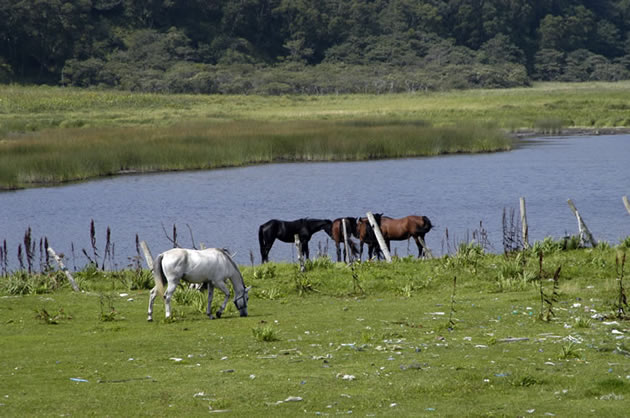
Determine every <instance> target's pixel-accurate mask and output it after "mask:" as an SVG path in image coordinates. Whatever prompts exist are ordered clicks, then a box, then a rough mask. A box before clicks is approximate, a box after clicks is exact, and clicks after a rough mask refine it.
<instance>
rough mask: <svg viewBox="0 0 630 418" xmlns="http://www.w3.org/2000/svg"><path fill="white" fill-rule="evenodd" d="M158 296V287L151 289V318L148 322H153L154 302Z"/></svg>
mask: <svg viewBox="0 0 630 418" xmlns="http://www.w3.org/2000/svg"><path fill="white" fill-rule="evenodd" d="M156 296H157V286H155V287H154V288H153V289H151V293H150V294H149V317H148V318H147V321H153V301H154V300H155V297H156Z"/></svg>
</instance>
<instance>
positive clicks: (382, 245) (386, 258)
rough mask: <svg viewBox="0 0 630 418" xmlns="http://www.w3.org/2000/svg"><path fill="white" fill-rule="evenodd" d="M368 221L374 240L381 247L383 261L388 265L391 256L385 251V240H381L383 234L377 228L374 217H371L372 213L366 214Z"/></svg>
mask: <svg viewBox="0 0 630 418" xmlns="http://www.w3.org/2000/svg"><path fill="white" fill-rule="evenodd" d="M366 215H367V218H368V221H370V225H371V226H372V229H373V230H374V234H375V235H376V240H377V241H378V245H379V246H380V247H381V251H382V252H383V255H385V260H387V262H388V263H391V262H392V256H391V255H390V254H389V250H388V249H387V245H386V244H385V239H384V238H383V234H382V233H381V228H379V226H378V224H377V223H376V219H374V215H372V212H368V213H366Z"/></svg>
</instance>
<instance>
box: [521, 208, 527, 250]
mask: <svg viewBox="0 0 630 418" xmlns="http://www.w3.org/2000/svg"><path fill="white" fill-rule="evenodd" d="M520 202H521V228H522V231H523V248H525V249H528V248H529V227H528V226H527V212H526V211H525V198H524V197H521V199H520Z"/></svg>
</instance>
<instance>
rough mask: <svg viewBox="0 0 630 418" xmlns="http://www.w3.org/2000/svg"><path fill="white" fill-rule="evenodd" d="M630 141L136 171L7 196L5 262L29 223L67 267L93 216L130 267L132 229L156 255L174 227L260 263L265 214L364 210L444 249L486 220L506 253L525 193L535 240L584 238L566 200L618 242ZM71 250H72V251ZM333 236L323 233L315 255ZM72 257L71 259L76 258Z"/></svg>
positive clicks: (588, 139) (629, 222)
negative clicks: (511, 220) (422, 220)
mask: <svg viewBox="0 0 630 418" xmlns="http://www.w3.org/2000/svg"><path fill="white" fill-rule="evenodd" d="M629 159H630V136H629V135H613V136H584V137H572V138H564V137H554V138H544V139H534V140H529V141H527V142H526V143H525V144H524V145H523V146H521V147H519V148H517V149H515V150H513V151H510V152H504V153H494V154H482V155H451V156H442V157H432V158H414V159H404V160H383V161H368V162H341V163H295V164H272V165H261V166H253V167H245V168H233V169H223V170H213V171H196V172H179V173H163V174H150V175H130V176H121V177H114V178H107V179H102V180H96V181H90V182H86V183H80V184H72V185H67V186H60V187H49V188H37V189H29V190H19V191H14V192H3V193H0V214H1V217H0V243H2V242H3V241H4V240H6V241H7V245H8V248H9V261H10V263H11V264H12V265H14V266H15V265H16V264H17V247H18V244H20V243H21V242H22V240H23V236H24V232H25V230H26V228H27V227H29V226H30V227H31V228H32V231H33V237H34V238H35V239H37V240H39V239H40V238H41V237H44V236H45V237H47V238H48V240H49V243H50V245H51V247H53V248H54V249H55V250H56V251H57V252H61V253H64V254H65V255H66V258H67V259H68V260H69V262H68V264H69V267H70V268H73V267H74V266H76V267H80V266H82V265H84V264H85V263H86V262H87V258H86V257H85V256H84V255H83V254H82V251H81V250H82V249H86V250H87V252H88V253H89V254H92V249H91V248H92V247H91V244H90V221H91V220H92V219H93V220H94V222H95V225H96V240H97V247H98V249H99V252H100V254H101V255H102V253H103V249H104V246H105V238H106V229H107V227H110V228H111V233H112V242H113V243H114V245H115V247H114V248H115V254H114V259H113V262H114V263H115V265H116V266H117V267H124V266H126V265H127V264H128V262H129V261H128V259H129V257H133V256H135V255H136V247H135V236H136V234H138V236H139V237H140V240H145V241H146V242H147V243H148V244H149V247H150V248H151V251H152V252H153V255H154V256H155V255H157V254H158V253H159V252H161V251H164V250H166V249H168V248H170V247H172V244H171V243H170V242H169V239H168V238H167V237H166V233H165V230H166V231H167V232H168V233H169V234H170V233H171V232H172V229H173V225H174V224H175V225H176V226H177V233H178V241H179V243H180V245H181V246H192V240H191V234H190V232H189V229H188V227H190V229H191V230H192V232H193V234H192V236H193V237H194V240H195V243H196V245H197V247H199V246H200V245H201V243H203V244H204V245H205V246H207V247H227V248H229V249H230V250H231V251H232V252H236V257H235V258H236V261H237V262H238V263H240V264H250V262H251V258H250V253H252V254H254V257H255V263H256V264H259V263H260V251H259V247H258V233H257V231H258V226H259V225H260V224H262V223H264V222H266V221H267V220H269V219H272V218H277V219H284V220H293V219H296V218H301V217H313V218H329V219H334V218H338V217H341V216H364V215H365V213H366V212H367V211H372V212H374V213H377V212H383V213H385V214H386V215H389V216H392V217H402V216H406V215H410V214H419V215H426V216H428V217H429V218H430V219H431V221H432V223H433V224H434V225H435V228H434V229H433V230H432V231H431V232H430V233H429V234H427V236H426V241H427V245H428V246H429V247H430V248H431V249H432V250H433V252H434V253H436V254H437V255H440V254H443V253H444V252H446V251H447V249H448V245H447V241H446V238H445V231H446V229H447V228H448V232H449V237H450V238H449V240H448V244H450V246H451V247H453V245H454V244H455V243H456V242H461V241H464V240H467V239H469V238H471V237H472V232H473V231H474V230H476V229H479V223H480V222H482V223H483V227H484V228H485V229H486V230H487V232H488V236H489V239H490V241H491V243H492V244H493V246H494V251H496V252H501V251H502V248H503V247H502V237H503V234H502V214H503V210H504V208H507V209H508V211H509V210H510V209H514V210H515V213H516V217H518V205H519V197H521V196H523V197H525V198H526V202H527V217H528V222H529V235H530V241H534V240H541V239H543V238H544V237H546V236H553V237H554V238H560V237H562V236H564V235H565V234H577V221H576V219H575V216H574V215H573V213H572V212H571V210H570V209H569V207H568V205H567V199H569V198H571V199H572V200H573V201H574V202H575V204H576V206H577V208H578V210H579V211H580V214H581V215H582V216H583V218H584V220H585V222H586V224H587V226H588V227H589V229H590V230H591V231H592V232H593V234H594V236H595V238H596V239H599V240H605V241H608V242H610V243H611V244H617V243H618V242H619V240H620V239H621V238H623V237H626V236H628V235H630V215H629V214H628V213H627V212H626V210H625V208H624V206H623V203H622V200H621V198H622V196H624V195H628V196H630V167H629ZM72 246H74V252H73V251H72V249H71V248H72ZM326 246H328V254H329V255H330V256H331V257H334V255H335V250H334V245H333V243H332V242H331V241H330V240H329V239H327V236H326V235H325V233H323V232H320V233H317V234H315V235H314V236H313V239H312V240H311V245H310V249H311V255H312V256H313V255H314V254H317V253H318V247H321V249H322V250H325V249H326ZM392 252H395V253H397V254H398V255H399V256H406V255H408V254H413V255H415V254H417V251H416V248H415V244H414V243H413V241H412V242H411V243H410V244H408V243H407V241H404V242H401V243H397V244H396V245H394V246H393V248H392ZM72 254H74V257H73V256H72ZM295 259H296V256H295V250H294V246H293V245H290V244H286V243H281V242H276V243H275V244H274V246H273V248H272V250H271V253H270V260H272V261H292V260H295Z"/></svg>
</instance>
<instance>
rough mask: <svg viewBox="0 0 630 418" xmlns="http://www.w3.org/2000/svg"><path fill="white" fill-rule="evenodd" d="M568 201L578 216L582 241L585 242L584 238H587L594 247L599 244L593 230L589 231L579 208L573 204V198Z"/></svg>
mask: <svg viewBox="0 0 630 418" xmlns="http://www.w3.org/2000/svg"><path fill="white" fill-rule="evenodd" d="M567 203H568V204H569V207H570V208H571V210H572V211H573V214H574V215H575V217H576V218H577V221H578V229H579V231H580V242H581V243H584V240H585V238H586V240H588V241H589V242H590V243H591V245H592V246H593V247H595V246H597V241H595V238H593V234H591V231H589V229H588V227H587V226H586V224H585V223H584V219H582V216H580V212H578V210H577V208H576V207H575V205H574V204H573V201H572V200H571V199H568V200H567Z"/></svg>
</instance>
